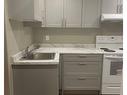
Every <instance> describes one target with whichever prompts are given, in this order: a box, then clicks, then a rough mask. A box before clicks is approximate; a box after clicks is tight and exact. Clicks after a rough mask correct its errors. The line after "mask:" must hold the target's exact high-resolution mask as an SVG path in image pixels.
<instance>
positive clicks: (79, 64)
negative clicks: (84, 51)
mask: <svg viewBox="0 0 127 95" xmlns="http://www.w3.org/2000/svg"><path fill="white" fill-rule="evenodd" d="M78 65H86V64H85V63H79V64H78Z"/></svg>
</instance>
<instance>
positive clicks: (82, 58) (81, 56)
mask: <svg viewBox="0 0 127 95" xmlns="http://www.w3.org/2000/svg"><path fill="white" fill-rule="evenodd" d="M63 60H64V61H69V62H70V61H73V62H75V61H76V62H77V61H102V56H101V55H97V54H92V55H91V54H87V55H85V54H65V55H63Z"/></svg>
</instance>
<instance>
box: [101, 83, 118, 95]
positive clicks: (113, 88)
mask: <svg viewBox="0 0 127 95" xmlns="http://www.w3.org/2000/svg"><path fill="white" fill-rule="evenodd" d="M102 94H120V84H111V83H110V84H103V85H102Z"/></svg>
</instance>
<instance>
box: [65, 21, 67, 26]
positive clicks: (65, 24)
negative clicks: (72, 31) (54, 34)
mask: <svg viewBox="0 0 127 95" xmlns="http://www.w3.org/2000/svg"><path fill="white" fill-rule="evenodd" d="M66 24H67V22H66V19H65V27H66Z"/></svg>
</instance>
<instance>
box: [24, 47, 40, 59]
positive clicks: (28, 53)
mask: <svg viewBox="0 0 127 95" xmlns="http://www.w3.org/2000/svg"><path fill="white" fill-rule="evenodd" d="M39 47H40V45H35V46H34V48H33V49H32V50H29V46H27V47H26V49H25V55H24V58H29V59H32V58H33V53H32V51H33V50H35V49H38V48H39Z"/></svg>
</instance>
